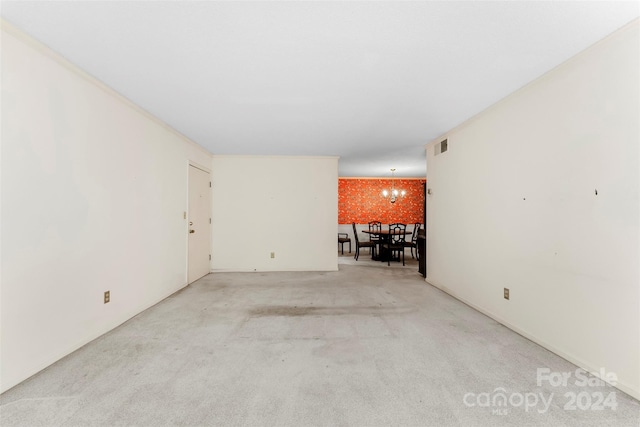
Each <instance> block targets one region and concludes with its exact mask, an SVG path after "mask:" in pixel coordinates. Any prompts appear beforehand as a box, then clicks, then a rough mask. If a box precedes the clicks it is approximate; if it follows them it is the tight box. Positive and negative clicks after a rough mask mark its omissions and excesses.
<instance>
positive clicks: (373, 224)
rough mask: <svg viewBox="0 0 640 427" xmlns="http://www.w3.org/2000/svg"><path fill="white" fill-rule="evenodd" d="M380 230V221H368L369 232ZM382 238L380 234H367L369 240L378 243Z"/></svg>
mask: <svg viewBox="0 0 640 427" xmlns="http://www.w3.org/2000/svg"><path fill="white" fill-rule="evenodd" d="M380 231H382V223H381V222H380V221H369V232H380ZM381 240H383V239H382V238H381V237H380V235H375V234H369V241H371V242H376V243H380V241H381Z"/></svg>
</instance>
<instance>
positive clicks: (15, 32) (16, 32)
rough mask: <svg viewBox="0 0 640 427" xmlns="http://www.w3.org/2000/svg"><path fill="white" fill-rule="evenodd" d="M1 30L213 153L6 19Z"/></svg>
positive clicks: (2, 22)
mask: <svg viewBox="0 0 640 427" xmlns="http://www.w3.org/2000/svg"><path fill="white" fill-rule="evenodd" d="M0 28H1V29H2V31H5V32H6V33H7V34H9V35H11V36H13V37H15V38H17V39H18V40H20V41H21V42H23V43H25V44H26V45H27V46H29V47H31V48H32V49H34V50H36V51H38V52H40V53H42V54H43V55H45V56H47V57H48V58H50V59H52V60H54V61H55V62H57V63H58V64H59V65H61V66H63V67H64V68H66V69H67V70H69V71H71V72H73V73H75V74H76V75H78V76H79V77H81V78H83V79H85V80H86V81H87V82H89V83H92V84H94V85H95V86H97V87H98V88H100V89H102V90H103V91H104V92H106V93H107V94H109V95H111V96H113V97H114V98H116V99H117V100H119V101H121V102H123V103H124V104H125V105H127V106H128V107H129V108H131V109H133V110H135V111H136V112H138V113H140V114H142V115H143V116H145V117H146V118H147V119H149V120H151V121H153V122H154V123H156V124H158V125H160V126H162V127H163V128H164V129H166V130H167V131H169V132H171V133H173V134H174V135H176V136H178V137H180V138H181V139H183V140H184V141H185V142H187V143H189V144H191V145H192V146H193V147H194V148H197V149H199V150H201V151H202V152H203V153H206V154H208V155H211V154H212V153H211V152H209V150H207V149H206V148H204V147H203V146H201V145H199V144H198V143H196V142H195V141H192V140H191V139H189V138H188V137H186V136H185V135H184V134H182V133H180V132H178V131H177V130H176V129H174V128H173V127H171V126H170V125H168V124H167V123H165V122H164V121H162V120H160V119H159V118H158V117H156V116H154V115H153V114H151V113H150V112H148V111H147V110H145V109H144V108H142V107H140V106H139V105H137V104H135V103H134V102H133V101H131V100H130V99H129V98H127V97H125V96H124V95H122V94H121V93H119V92H117V91H116V90H115V89H113V88H111V87H109V86H107V85H106V84H105V83H103V82H102V81H100V80H98V79H97V78H95V77H94V76H92V75H91V74H89V73H87V72H86V71H84V70H83V69H81V68H80V67H78V66H77V65H75V64H73V63H72V62H70V61H69V60H68V59H66V58H65V57H64V56H62V55H60V54H59V53H57V52H55V51H53V50H52V49H51V48H49V47H48V46H46V45H45V44H43V43H41V42H40V41H38V40H36V39H34V38H33V37H31V36H29V35H28V34H26V33H24V32H23V31H22V30H20V29H19V28H18V27H16V26H15V25H13V24H11V23H9V22H8V21H6V20H5V19H4V18H0Z"/></svg>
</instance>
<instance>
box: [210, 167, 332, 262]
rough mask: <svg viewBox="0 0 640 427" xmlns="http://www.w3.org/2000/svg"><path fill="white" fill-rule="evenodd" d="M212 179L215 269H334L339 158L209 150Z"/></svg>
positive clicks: (213, 255) (213, 256) (213, 258)
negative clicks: (212, 152) (216, 153)
mask: <svg viewBox="0 0 640 427" xmlns="http://www.w3.org/2000/svg"><path fill="white" fill-rule="evenodd" d="M211 178H212V183H213V184H212V185H213V193H212V198H213V231H212V234H213V237H212V239H213V249H212V261H211V267H212V269H213V270H217V271H292V270H301V271H331V270H337V269H338V255H337V252H336V242H337V232H338V231H337V228H338V158H337V157H278V156H273V157H264V156H214V158H213V162H212V177H211ZM271 252H275V258H273V259H272V258H271V257H270V254H271Z"/></svg>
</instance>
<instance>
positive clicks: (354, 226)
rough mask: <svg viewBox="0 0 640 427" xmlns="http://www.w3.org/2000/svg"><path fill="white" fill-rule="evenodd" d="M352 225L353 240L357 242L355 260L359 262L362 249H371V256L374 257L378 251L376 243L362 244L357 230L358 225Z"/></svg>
mask: <svg viewBox="0 0 640 427" xmlns="http://www.w3.org/2000/svg"><path fill="white" fill-rule="evenodd" d="M351 225H352V226H353V238H354V240H355V241H356V254H355V255H354V258H355V259H356V261H357V260H358V257H359V256H360V248H369V251H371V256H372V257H373V256H374V251H375V250H376V243H375V242H361V241H360V239H358V230H356V223H355V222H353V223H351Z"/></svg>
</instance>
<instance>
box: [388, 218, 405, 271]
mask: <svg viewBox="0 0 640 427" xmlns="http://www.w3.org/2000/svg"><path fill="white" fill-rule="evenodd" d="M406 231H407V224H402V223H399V222H397V223H394V224H389V236H388V237H387V240H386V241H385V242H384V243H382V248H383V249H384V250H385V251H386V253H387V265H391V258H392V257H393V254H394V253H395V252H397V253H398V258H399V257H400V252H402V265H405V264H404V248H405V247H406V246H405V238H404V233H406Z"/></svg>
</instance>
